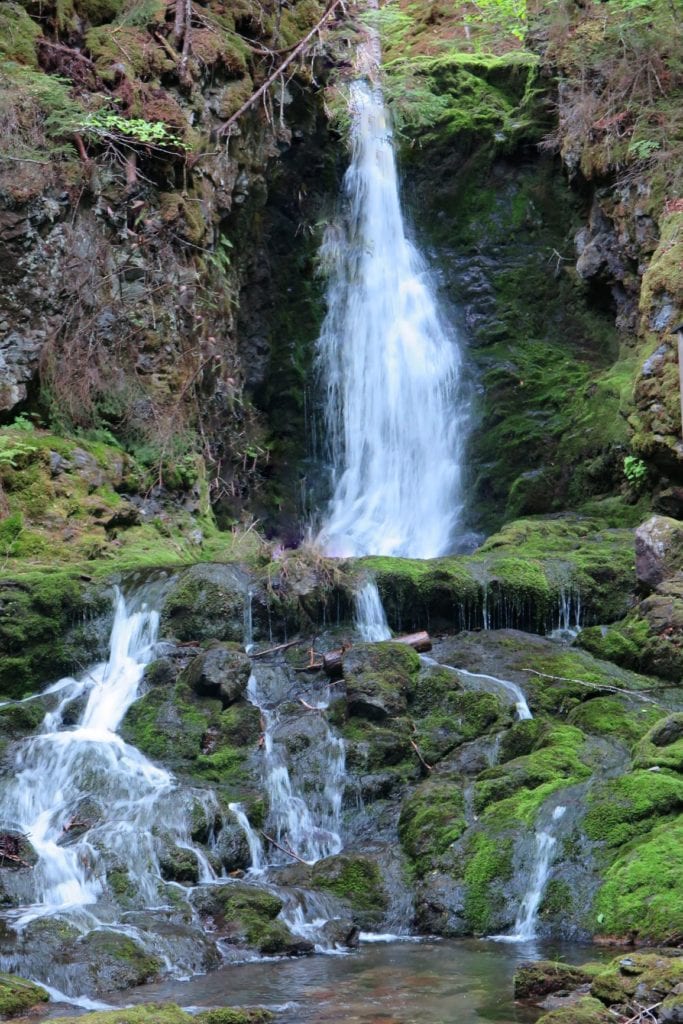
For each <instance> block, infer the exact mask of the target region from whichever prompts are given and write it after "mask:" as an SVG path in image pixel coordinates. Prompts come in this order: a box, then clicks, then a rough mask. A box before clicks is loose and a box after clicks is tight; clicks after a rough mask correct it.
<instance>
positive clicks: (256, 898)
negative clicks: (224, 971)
mask: <svg viewBox="0 0 683 1024" xmlns="http://www.w3.org/2000/svg"><path fill="white" fill-rule="evenodd" d="M193 900H194V903H195V906H196V907H197V908H198V910H199V911H200V913H204V914H209V915H210V916H211V917H212V918H213V921H214V924H215V927H216V928H217V930H218V932H219V934H220V935H221V936H222V937H223V938H224V939H226V940H227V941H229V942H233V943H235V944H236V945H247V946H253V947H255V948H256V949H258V951H259V952H260V953H263V954H264V955H271V956H272V955H277V954H284V955H297V954H301V953H310V952H312V951H313V944H312V943H310V942H308V941H307V940H305V939H301V938H299V937H297V936H294V935H292V933H291V932H290V931H289V930H288V929H287V927H286V926H285V925H284V924H283V922H282V921H279V920H277V917H278V914H279V913H280V911H281V910H282V907H283V903H282V900H281V899H279V898H278V897H277V896H275V895H274V894H273V893H270V892H266V891H265V890H263V889H258V888H256V887H255V886H250V885H246V884H244V883H242V882H235V883H232V884H230V885H225V886H219V887H215V888H214V889H212V890H206V891H202V890H195V892H194V894H193Z"/></svg>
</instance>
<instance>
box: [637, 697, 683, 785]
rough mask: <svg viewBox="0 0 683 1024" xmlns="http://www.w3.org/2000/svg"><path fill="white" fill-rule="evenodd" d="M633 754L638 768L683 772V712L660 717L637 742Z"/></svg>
mask: <svg viewBox="0 0 683 1024" xmlns="http://www.w3.org/2000/svg"><path fill="white" fill-rule="evenodd" d="M633 756H634V763H635V766H636V767H637V768H648V769H650V770H651V771H657V770H659V769H661V768H668V769H670V770H671V771H674V772H680V773H683V713H681V712H678V713H676V714H673V715H667V717H666V718H660V720H659V721H658V722H657V723H656V725H654V726H653V727H652V728H651V729H650V730H649V732H647V733H646V734H645V736H643V738H642V739H641V741H640V743H638V744H637V746H636V747H635V749H634V752H633Z"/></svg>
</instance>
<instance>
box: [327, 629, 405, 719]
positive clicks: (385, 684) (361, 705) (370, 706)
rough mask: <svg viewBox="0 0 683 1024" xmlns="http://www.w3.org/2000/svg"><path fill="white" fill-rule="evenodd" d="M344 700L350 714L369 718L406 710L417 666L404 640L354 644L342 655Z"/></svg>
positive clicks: (394, 715)
mask: <svg viewBox="0 0 683 1024" xmlns="http://www.w3.org/2000/svg"><path fill="white" fill-rule="evenodd" d="M343 667H344V680H345V683H346V700H347V704H348V708H349V712H350V714H351V715H359V716H361V717H364V718H369V719H371V720H379V721H381V720H384V719H386V718H395V717H397V716H399V715H402V714H404V713H405V712H406V710H407V707H408V701H409V699H410V697H411V695H412V693H413V692H414V688H415V683H416V680H417V675H418V672H419V670H420V659H419V656H418V655H417V654H416V653H415V651H413V650H412V649H411V648H410V647H407V646H405V644H395V643H390V642H384V643H381V644H354V646H353V647H351V648H350V649H349V650H348V651H346V653H345V654H344V656H343Z"/></svg>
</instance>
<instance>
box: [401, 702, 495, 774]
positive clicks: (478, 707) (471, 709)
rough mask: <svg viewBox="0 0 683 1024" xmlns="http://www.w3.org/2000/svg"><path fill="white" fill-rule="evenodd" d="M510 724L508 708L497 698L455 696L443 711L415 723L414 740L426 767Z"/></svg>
mask: <svg viewBox="0 0 683 1024" xmlns="http://www.w3.org/2000/svg"><path fill="white" fill-rule="evenodd" d="M411 710H412V709H411ZM509 720H510V710H509V708H508V707H506V705H505V704H503V702H502V701H501V699H500V698H499V697H497V696H496V695H495V694H493V693H476V692H472V691H470V692H465V693H457V692H456V693H453V694H451V696H450V699H449V700H448V701H447V702H444V704H443V705H442V708H441V710H439V711H433V712H432V713H431V714H429V715H424V716H423V717H421V718H415V719H413V723H414V727H415V733H414V740H415V742H416V743H417V745H418V747H419V749H420V753H421V754H422V756H423V757H424V758H425V760H426V761H427V763H428V764H435V763H437V762H438V761H440V760H443V759H444V758H445V757H447V756H448V755H449V754H450V753H451V752H452V751H453V750H454V748H455V747H457V746H459V745H460V744H462V743H466V742H468V741H471V740H474V739H477V738H478V737H480V736H484V735H485V734H486V733H489V732H492V731H494V730H496V729H500V728H501V727H502V726H504V725H507V724H508V722H509Z"/></svg>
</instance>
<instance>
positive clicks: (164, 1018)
mask: <svg viewBox="0 0 683 1024" xmlns="http://www.w3.org/2000/svg"><path fill="white" fill-rule="evenodd" d="M53 1019H54V1021H55V1024H73V1017H55V1018H53ZM80 1019H81V1020H82V1021H83V1022H84V1024H192V1021H200V1022H201V1024H269V1022H270V1021H273V1020H274V1019H275V1017H274V1014H272V1013H271V1012H270V1011H269V1010H261V1009H255V1010H238V1009H232V1008H227V1007H225V1008H221V1009H216V1010H202V1011H201V1012H200V1013H197V1014H190V1013H186V1012H185V1010H181V1009H180V1007H179V1006H175V1005H174V1004H173V1003H144V1004H143V1005H142V1006H130V1007H127V1008H126V1009H121V1010H98V1011H97V1012H96V1013H85V1014H83V1015H82V1016H81V1018H80Z"/></svg>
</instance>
